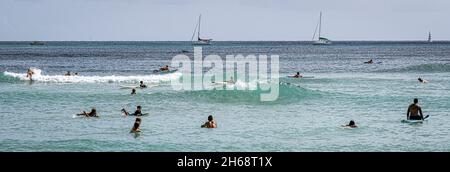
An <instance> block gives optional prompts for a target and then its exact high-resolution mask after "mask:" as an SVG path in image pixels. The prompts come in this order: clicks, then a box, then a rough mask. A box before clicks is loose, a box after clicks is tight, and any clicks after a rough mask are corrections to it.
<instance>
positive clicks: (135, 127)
mask: <svg viewBox="0 0 450 172" xmlns="http://www.w3.org/2000/svg"><path fill="white" fill-rule="evenodd" d="M141 121H142V120H141V118H139V117H137V118H136V121H134V125H133V128H131V131H130V133H137V132H141V129H139V126H141Z"/></svg>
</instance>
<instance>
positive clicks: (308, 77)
mask: <svg viewBox="0 0 450 172" xmlns="http://www.w3.org/2000/svg"><path fill="white" fill-rule="evenodd" d="M287 77H288V78H298V79H301V78H304V79H310V78H314V76H303V77H294V76H287Z"/></svg>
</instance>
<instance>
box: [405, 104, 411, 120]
mask: <svg viewBox="0 0 450 172" xmlns="http://www.w3.org/2000/svg"><path fill="white" fill-rule="evenodd" d="M410 109H411V106H409V107H408V111H407V112H406V119H409V110H410Z"/></svg>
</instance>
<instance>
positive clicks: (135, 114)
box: [122, 106, 142, 116]
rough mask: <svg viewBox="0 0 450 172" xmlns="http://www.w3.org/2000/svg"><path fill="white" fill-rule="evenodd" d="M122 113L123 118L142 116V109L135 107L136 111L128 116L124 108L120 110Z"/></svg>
mask: <svg viewBox="0 0 450 172" xmlns="http://www.w3.org/2000/svg"><path fill="white" fill-rule="evenodd" d="M122 112H123V113H124V114H125V116H142V107H141V106H137V107H136V111H134V113H132V114H130V113H128V112H127V111H126V110H125V108H124V109H122Z"/></svg>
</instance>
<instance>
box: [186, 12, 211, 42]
mask: <svg viewBox="0 0 450 172" xmlns="http://www.w3.org/2000/svg"><path fill="white" fill-rule="evenodd" d="M201 20H202V15H201V14H200V15H199V16H198V22H197V25H196V26H195V29H194V33H193V34H192V37H191V42H192V44H193V45H210V44H211V41H212V39H203V38H200V28H201ZM196 31H197V40H195V41H194V36H195V33H196Z"/></svg>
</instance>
